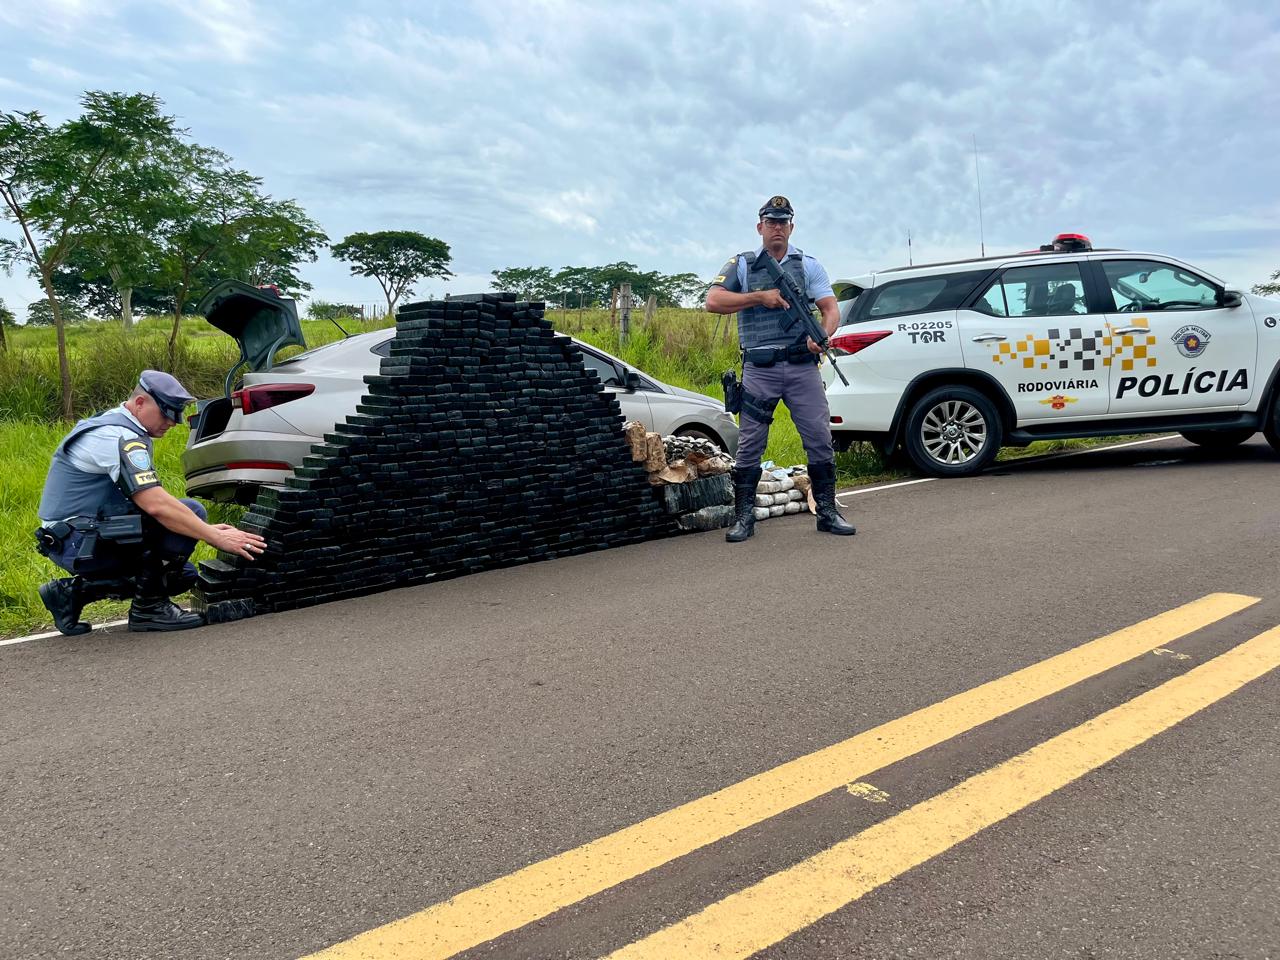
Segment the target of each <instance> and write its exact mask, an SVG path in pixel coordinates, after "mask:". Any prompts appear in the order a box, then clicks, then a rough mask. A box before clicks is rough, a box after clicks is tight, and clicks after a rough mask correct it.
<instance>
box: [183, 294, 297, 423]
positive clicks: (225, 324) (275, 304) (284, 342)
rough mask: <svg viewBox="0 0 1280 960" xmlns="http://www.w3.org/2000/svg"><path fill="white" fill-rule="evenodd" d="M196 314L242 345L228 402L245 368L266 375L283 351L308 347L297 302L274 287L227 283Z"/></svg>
mask: <svg viewBox="0 0 1280 960" xmlns="http://www.w3.org/2000/svg"><path fill="white" fill-rule="evenodd" d="M196 312H197V313H202V314H204V316H205V319H206V320H208V321H209V323H211V324H212V325H213V326H215V327H217V328H218V329H219V330H221V331H222V332H223V333H226V334H228V335H230V336H232V337H234V338H235V340H236V343H238V344H239V345H240V358H239V359H238V360H236V362H235V364H233V365H232V367H231V369H230V370H228V371H227V379H226V383H225V385H224V388H223V394H224V397H225V398H226V399H227V401H228V402H230V398H231V386H232V384H233V383H234V382H235V376H236V373H237V371H239V369H240V368H241V367H244V366H247V367H248V368H249V370H251V371H253V372H254V373H263V372H266V371H268V370H270V369H271V367H272V364H273V363H274V362H275V357H276V354H277V353H278V352H279V351H280V350H282V349H284V348H285V347H289V346H299V347H303V348H304V349H305V348H306V346H307V341H306V339H305V338H304V337H303V335H302V324H301V322H300V321H299V320H298V306H297V303H296V302H295V301H293V300H289V299H287V298H285V297H282V296H280V294H279V293H277V292H276V290H275V288H273V287H254V286H251V285H250V284H247V283H242V282H241V281H239V280H223V281H221V282H220V283H218V284H216V285H215V286H214V287H213V289H212V290H210V291H209V292H208V293H207V294H205V296H204V298H203V299H202V300H201V301H200V303H199V305H198V306H197V307H196Z"/></svg>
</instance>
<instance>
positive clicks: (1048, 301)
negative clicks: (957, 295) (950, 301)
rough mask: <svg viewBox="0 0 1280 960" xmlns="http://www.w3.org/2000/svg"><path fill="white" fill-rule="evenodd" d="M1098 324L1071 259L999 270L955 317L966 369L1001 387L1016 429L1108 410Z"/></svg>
mask: <svg viewBox="0 0 1280 960" xmlns="http://www.w3.org/2000/svg"><path fill="white" fill-rule="evenodd" d="M1091 309H1092V310H1093V311H1094V312H1091ZM1105 321H1106V317H1105V316H1104V315H1103V314H1102V313H1101V312H1099V311H1097V310H1096V309H1094V308H1091V307H1090V305H1089V300H1088V298H1087V297H1086V295H1085V284H1084V275H1083V273H1082V270H1081V265H1080V264H1079V263H1077V262H1076V261H1074V260H1065V261H1060V262H1056V263H1037V264H1029V265H1027V266H1010V267H1006V268H1004V269H1003V270H1002V271H1001V272H1000V273H999V274H998V275H997V276H996V277H995V279H994V280H992V281H991V283H990V284H989V285H988V286H987V287H986V289H985V290H983V291H982V292H981V293H980V294H979V296H978V297H977V299H976V300H975V301H974V302H973V303H972V305H971V306H970V307H969V308H968V309H965V310H961V311H960V312H959V316H958V324H959V328H960V343H961V346H962V347H963V348H964V358H965V366H967V367H970V368H972V369H976V370H981V371H985V372H986V373H988V374H991V375H992V376H993V377H995V379H996V380H997V381H999V382H1000V384H1001V386H1003V387H1004V389H1005V392H1006V393H1007V394H1008V395H1009V399H1010V400H1011V401H1012V402H1013V407H1014V410H1015V411H1016V413H1017V417H1018V423H1019V424H1022V423H1027V422H1030V421H1043V420H1062V421H1071V420H1076V419H1087V418H1089V417H1094V416H1099V415H1101V414H1105V413H1106V412H1107V401H1108V394H1107V366H1106V364H1105V362H1104V360H1105V358H1106V355H1107V347H1106V345H1105V343H1104V336H1105V333H1106V331H1105V329H1104V327H1105Z"/></svg>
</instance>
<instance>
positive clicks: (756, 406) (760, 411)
mask: <svg viewBox="0 0 1280 960" xmlns="http://www.w3.org/2000/svg"><path fill="white" fill-rule="evenodd" d="M720 382H721V383H722V384H723V385H724V408H725V410H727V411H728V412H729V413H736V414H740V415H742V416H747V417H750V418H751V419H752V420H759V421H760V422H761V423H773V408H774V407H776V406H777V405H778V400H777V398H774V399H773V400H761V399H760V398H759V397H757V396H756V395H755V394H754V393H752V392H751V391H750V390H748V389H747V388H746V387H745V386H744V385H743V384H742V382H741V381H739V380H738V375H737V374H736V373H734V372H733V371H732V370H726V371H725V372H724V376H722V377H721V378H720Z"/></svg>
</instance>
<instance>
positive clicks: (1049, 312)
mask: <svg viewBox="0 0 1280 960" xmlns="http://www.w3.org/2000/svg"><path fill="white" fill-rule="evenodd" d="M973 309H975V310H977V311H978V312H979V313H985V314H987V315H989V316H993V317H1063V316H1068V315H1070V314H1075V313H1087V312H1088V309H1089V308H1088V307H1086V306H1085V299H1084V281H1083V279H1082V278H1081V276H1080V266H1079V264H1076V263H1044V264H1038V265H1036V266H1030V267H1014V268H1013V269H1011V270H1006V271H1005V272H1004V273H1003V274H1002V275H1001V276H1000V278H999V279H998V280H996V282H995V283H993V284H992V285H991V286H990V287H989V288H988V289H987V290H986V292H984V293H983V295H982V296H981V297H980V298H979V299H978V301H977V302H976V303H975V304H974V305H973Z"/></svg>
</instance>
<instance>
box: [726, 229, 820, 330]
mask: <svg viewBox="0 0 1280 960" xmlns="http://www.w3.org/2000/svg"><path fill="white" fill-rule="evenodd" d="M739 256H741V257H742V258H743V259H744V260H745V262H746V265H747V283H746V287H745V288H744V290H743V292H744V293H745V292H749V291H752V290H767V289H769V288H770V287H776V286H777V284H775V283H774V282H773V280H772V279H770V277H769V271H768V270H766V269H765V266H764V263H763V262H760V263H758V264H757V262H756V254H755V253H754V252H749V253H742V254H739ZM767 256H769V251H767V250H762V251H760V259H761V261H763V258H765V257H767ZM782 269H783V272H785V273H786V274H787V275H788V276H790V277H791V279H792V280H794V281H795V284H796V289H798V290H799V291H800V293H801V294H803V295H804V301H805V303H804V306H805V309H808V308H809V284H808V283H807V282H806V281H805V276H804V255H803V254H800V253H789V254H787V256H785V257H783V258H782ZM804 340H805V332H804V328H803V327H801V326H800V324H798V323H790V322H789V321H788V319H787V311H785V310H766V309H765V308H764V307H746V308H745V309H743V310H741V311H739V312H738V343H739V345H741V347H742V349H743V350H750V349H752V348H753V347H789V346H791V345H792V344H794V343H804Z"/></svg>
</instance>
